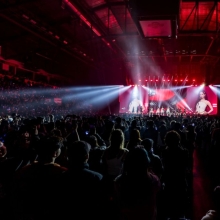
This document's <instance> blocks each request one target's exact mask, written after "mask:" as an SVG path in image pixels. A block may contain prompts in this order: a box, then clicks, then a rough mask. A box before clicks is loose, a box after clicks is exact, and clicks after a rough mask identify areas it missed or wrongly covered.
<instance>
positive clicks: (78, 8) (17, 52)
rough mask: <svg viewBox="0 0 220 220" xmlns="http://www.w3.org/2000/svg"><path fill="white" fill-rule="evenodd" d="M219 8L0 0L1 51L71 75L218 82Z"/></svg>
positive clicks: (173, 1)
mask: <svg viewBox="0 0 220 220" xmlns="http://www.w3.org/2000/svg"><path fill="white" fill-rule="evenodd" d="M219 10H220V1H198V0H197V1H195V0H194V1H193V0H191V1H189V0H187V1H184V0H180V1H177V0H166V1H164V0H154V1H146V0H139V1H135V0H130V1H129V0H0V28H1V34H0V46H1V47H2V50H1V55H2V57H4V58H5V59H6V60H7V59H14V60H18V61H20V62H23V63H24V64H25V66H26V67H27V68H30V69H32V70H37V69H44V70H45V71H47V72H49V73H52V74H57V75H63V76H66V77H69V78H70V79H72V81H73V82H75V83H83V82H85V78H86V79H88V81H90V82H91V83H101V84H103V83H105V84H112V83H116V84H117V83H124V84H125V83H130V82H131V83H133V82H135V81H138V80H139V79H141V80H144V79H146V78H150V77H151V78H153V77H167V78H169V77H170V78H172V77H175V78H176V77H177V78H182V77H183V78H184V77H189V79H191V78H195V77H196V78H200V79H201V78H204V79H205V80H208V81H209V82H211V81H213V82H217V81H218V80H219V77H218V75H219V74H218V67H219V65H220V39H219V27H220V26H219V24H220V11H219ZM87 83H89V82H87Z"/></svg>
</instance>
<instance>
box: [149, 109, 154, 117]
mask: <svg viewBox="0 0 220 220" xmlns="http://www.w3.org/2000/svg"><path fill="white" fill-rule="evenodd" d="M153 115H154V109H153V108H150V111H149V116H153Z"/></svg>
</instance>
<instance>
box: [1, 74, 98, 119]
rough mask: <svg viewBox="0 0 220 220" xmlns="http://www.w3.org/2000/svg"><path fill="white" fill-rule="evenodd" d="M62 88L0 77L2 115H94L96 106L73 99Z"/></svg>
mask: <svg viewBox="0 0 220 220" xmlns="http://www.w3.org/2000/svg"><path fill="white" fill-rule="evenodd" d="M67 94H69V92H68V91H65V89H63V88H58V87H54V86H48V85H44V84H40V83H36V84H33V83H32V82H29V81H28V80H19V79H15V78H14V79H13V78H8V77H1V78H0V103H1V105H0V115H6V114H8V115H11V114H12V113H17V114H21V113H22V115H23V116H25V117H26V116H29V115H32V116H42V115H49V114H53V115H55V116H56V117H58V116H60V115H67V114H70V113H72V112H73V111H74V112H75V113H79V112H80V113H81V114H92V113H93V111H94V110H93V106H92V105H90V104H88V103H86V102H85V101H84V100H83V99H80V98H77V97H74V96H73V97H71V99H70V100H68V101H65V95H67Z"/></svg>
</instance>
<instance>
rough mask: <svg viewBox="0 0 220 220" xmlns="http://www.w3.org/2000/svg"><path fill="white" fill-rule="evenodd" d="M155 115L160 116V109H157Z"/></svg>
mask: <svg viewBox="0 0 220 220" xmlns="http://www.w3.org/2000/svg"><path fill="white" fill-rule="evenodd" d="M156 115H160V107H158V108H157V110H156Z"/></svg>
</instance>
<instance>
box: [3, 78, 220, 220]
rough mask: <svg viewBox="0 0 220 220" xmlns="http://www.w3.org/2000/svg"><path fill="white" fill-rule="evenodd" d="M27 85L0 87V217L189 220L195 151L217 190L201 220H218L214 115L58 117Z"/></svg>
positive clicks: (218, 122) (219, 127)
mask: <svg viewBox="0 0 220 220" xmlns="http://www.w3.org/2000/svg"><path fill="white" fill-rule="evenodd" d="M24 87H27V85H22V84H20V85H18V83H17V82H13V81H11V80H2V81H0V90H1V93H0V100H1V111H0V112H1V118H0V210H1V218H2V219H4V220H8V219H10V220H11V219H15V220H38V219H74V218H75V219H87V218H92V219H93V218H94V219H109V220H110V219H116V220H134V219H137V220H142V219H145V220H146V219H147V220H167V219H181V218H182V219H185V218H186V219H187V218H188V219H191V218H192V216H191V214H192V213H191V211H192V210H191V209H192V196H193V192H192V180H193V152H194V150H195V149H196V148H197V150H199V151H200V152H201V153H203V154H204V155H206V158H208V161H209V171H210V174H211V177H212V182H213V188H215V190H214V204H215V207H213V210H204V217H203V219H202V220H211V219H219V217H220V205H219V204H220V193H219V191H220V190H219V185H220V172H219V171H220V170H219V169H220V162H219V153H220V152H219V151H220V150H219V144H220V135H219V134H220V118H218V117H215V116H205V115H204V116H185V117H175V116H171V117H167V116H157V115H154V116H153V117H150V116H148V115H140V116H137V115H129V114H127V115H102V116H101V115H93V114H90V115H89V114H87V115H85V114H71V110H70V108H69V109H67V110H66V112H65V111H61V110H60V112H58V111H57V112H56V113H57V115H58V114H59V116H60V117H55V115H54V114H52V112H51V111H50V109H49V108H51V106H50V105H44V106H43V107H42V106H41V104H42V103H41V100H42V99H44V98H45V97H43V95H42V96H40V97H38V96H39V94H37V95H36V96H35V92H34V88H31V91H32V92H28V93H27V92H26V91H27V89H23V88H24ZM22 91H23V92H22ZM6 94H7V96H6ZM49 95H50V97H56V96H57V93H56V90H54V94H51V93H50V94H49ZM8 97H10V98H8ZM25 100H27V101H25ZM24 102H27V103H30V102H32V104H31V106H33V103H35V106H36V109H38V110H39V109H40V110H39V114H35V113H36V112H33V111H30V109H28V110H27V109H26V110H25V109H24V108H23V107H24V106H26V105H24V104H23V103H24ZM22 106H23V107H22ZM5 108H6V109H7V108H10V109H11V111H10V112H9V111H6V112H5V111H4V109H5ZM25 108H26V107H25ZM16 109H18V110H19V111H16ZM18 113H19V114H18ZM21 113H23V114H21Z"/></svg>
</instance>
